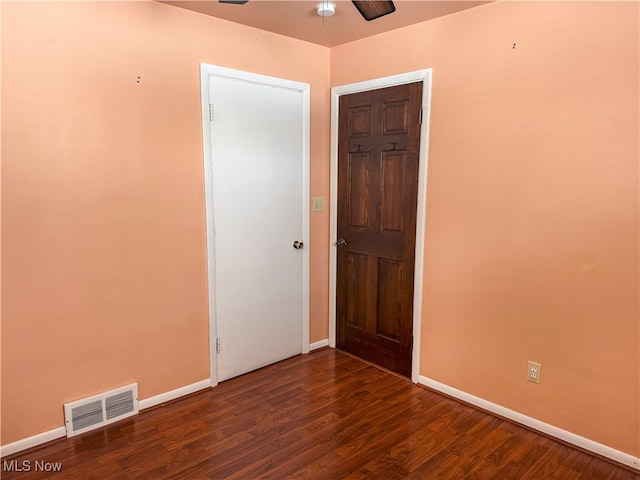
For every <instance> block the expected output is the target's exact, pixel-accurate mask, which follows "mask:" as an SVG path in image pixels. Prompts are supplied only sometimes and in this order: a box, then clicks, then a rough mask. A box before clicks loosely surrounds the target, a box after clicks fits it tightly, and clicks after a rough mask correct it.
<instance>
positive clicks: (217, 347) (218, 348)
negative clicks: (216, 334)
mask: <svg viewBox="0 0 640 480" xmlns="http://www.w3.org/2000/svg"><path fill="white" fill-rule="evenodd" d="M216 353H220V339H219V338H216Z"/></svg>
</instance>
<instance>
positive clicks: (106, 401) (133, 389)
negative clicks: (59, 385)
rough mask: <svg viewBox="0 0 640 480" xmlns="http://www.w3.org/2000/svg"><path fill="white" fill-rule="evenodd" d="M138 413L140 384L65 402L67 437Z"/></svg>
mask: <svg viewBox="0 0 640 480" xmlns="http://www.w3.org/2000/svg"><path fill="white" fill-rule="evenodd" d="M137 413H138V384H137V383H132V384H131V385H127V386H125V387H121V388H116V389H115V390H111V391H109V392H104V393H100V394H98V395H94V396H92V397H88V398H83V399H82V400H77V401H75V402H70V403H65V404H64V420H65V426H66V428H67V437H73V436H75V435H78V434H80V433H84V432H88V431H89V430H93V429H94V428H98V427H102V426H104V425H108V424H110V423H113V422H117V421H118V420H121V419H123V418H127V417H130V416H132V415H136V414H137Z"/></svg>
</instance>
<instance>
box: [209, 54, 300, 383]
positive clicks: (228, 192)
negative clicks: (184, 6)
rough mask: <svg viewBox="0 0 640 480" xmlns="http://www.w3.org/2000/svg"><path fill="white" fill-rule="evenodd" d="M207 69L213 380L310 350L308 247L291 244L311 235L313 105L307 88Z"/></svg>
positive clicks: (254, 76)
mask: <svg viewBox="0 0 640 480" xmlns="http://www.w3.org/2000/svg"><path fill="white" fill-rule="evenodd" d="M207 67H208V71H207V75H206V76H207V87H208V92H206V93H207V94H208V102H209V104H210V106H209V105H206V106H205V105H203V110H205V113H206V114H208V118H205V120H208V121H207V122H206V125H207V127H208V130H209V135H208V139H207V138H205V142H207V141H208V142H209V146H208V147H209V148H208V152H207V151H206V150H207V149H206V147H207V146H206V145H205V169H210V170H209V172H207V173H208V177H209V178H208V179H207V180H208V181H207V197H208V201H207V210H208V237H209V238H208V245H209V257H210V258H209V269H210V271H209V280H210V289H209V293H210V296H212V297H213V298H210V310H213V311H210V316H211V333H212V335H211V339H210V341H211V342H212V347H213V348H212V357H215V356H216V352H217V366H216V365H215V363H216V362H215V358H212V370H213V368H216V367H217V368H216V371H215V372H214V371H212V380H213V381H214V383H215V380H216V379H215V378H214V375H215V374H217V381H222V380H226V379H228V378H231V377H234V376H237V375H241V374H243V373H246V372H249V371H251V370H255V369H257V368H260V367H263V366H265V365H269V364H271V363H274V362H277V361H280V360H283V359H285V358H289V357H291V356H294V355H296V354H299V353H302V352H307V351H308V348H309V347H308V345H309V340H308V312H307V311H306V310H307V308H308V307H307V298H308V294H307V289H308V280H307V278H306V276H307V271H308V270H307V265H308V253H307V252H308V249H306V246H303V248H294V242H302V243H303V245H304V243H306V240H307V237H308V216H307V215H308V213H307V212H308V211H307V208H308V207H307V202H306V201H304V199H306V198H307V197H308V194H307V185H308V180H307V177H308V173H307V172H308V169H307V164H308V102H309V99H308V85H306V84H299V83H297V82H288V81H282V80H279V79H273V78H270V77H264V76H257V75H252V74H247V73H243V72H238V71H233V70H228V69H222V68H219V67H215V68H214V67H209V66H207ZM204 69H205V66H203V79H204ZM203 88H204V85H203ZM204 93H205V92H203V97H204ZM305 104H306V105H305ZM205 107H208V108H205ZM205 137H206V135H205ZM206 157H209V164H208V165H207V163H208V162H207V160H206ZM211 237H213V238H211ZM212 240H213V241H212ZM212 256H213V258H211V257H212ZM212 268H213V271H211V270H212ZM216 340H217V342H218V345H219V347H218V348H215V344H216Z"/></svg>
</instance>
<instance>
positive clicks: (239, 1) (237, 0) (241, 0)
mask: <svg viewBox="0 0 640 480" xmlns="http://www.w3.org/2000/svg"><path fill="white" fill-rule="evenodd" d="M248 1H249V0H218V2H219V3H228V4H231V5H244V4H245V3H247V2H248Z"/></svg>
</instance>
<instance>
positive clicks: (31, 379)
mask: <svg viewBox="0 0 640 480" xmlns="http://www.w3.org/2000/svg"><path fill="white" fill-rule="evenodd" d="M1 8H2V107H3V109H2V246H3V250H2V287H3V289H2V399H1V400H2V440H1V441H2V444H7V443H11V442H14V441H17V440H19V439H22V438H25V437H29V436H32V435H35V434H38V433H41V432H44V431H47V430H50V429H53V428H57V427H60V426H62V425H63V415H62V404H63V403H64V402H67V401H71V400H74V399H77V398H81V397H84V396H87V395H91V394H95V393H98V392H101V391H104V390H107V389H110V388H114V387H117V386H120V385H123V384H126V383H128V382H132V381H137V382H139V387H140V397H141V398H148V397H151V396H153V395H157V394H160V393H164V392H167V391H169V390H172V389H175V388H178V387H182V386H185V385H188V384H191V383H194V382H197V381H200V380H203V379H206V378H208V377H209V358H208V319H207V279H206V253H205V220H204V218H205V217H204V200H203V198H204V196H203V174H202V168H203V167H202V135H201V128H202V127H201V116H200V115H201V113H200V77H199V75H200V70H199V68H200V66H199V64H200V62H205V63H211V64H218V65H222V66H226V67H231V68H237V69H242V70H247V71H252V72H256V73H261V74H265V75H273V76H278V77H284V78H289V79H292V80H298V81H302V82H308V83H310V84H311V102H312V119H311V129H312V133H311V177H312V183H311V195H312V196H325V197H328V194H327V193H326V192H328V190H329V167H328V155H329V154H328V151H329V150H328V143H329V142H328V140H329V98H328V97H329V95H328V92H329V89H328V81H329V73H328V72H329V50H328V49H327V48H324V47H319V46H315V45H312V44H309V43H305V42H301V41H297V40H292V39H288V38H285V37H282V36H279V35H274V34H271V33H267V32H263V31H259V30H256V29H252V28H247V27H242V26H239V25H235V24H232V23H229V22H225V21H221V20H217V19H213V18H210V17H206V16H203V15H200V14H196V13H193V12H188V11H186V10H182V9H179V8H176V7H172V6H168V5H163V4H159V3H155V2H144V1H143V2H42V3H39V2H15V3H14V2H4V1H3V2H2V5H1ZM138 75H140V76H141V82H140V83H137V82H136V78H137V76H138ZM309 243H310V246H311V325H310V332H311V333H310V340H311V341H312V342H313V341H317V340H321V339H324V338H327V320H326V319H327V316H328V313H327V312H328V300H327V299H328V280H327V279H328V266H327V251H328V213H325V212H323V213H313V214H312V215H311V239H310V242H309Z"/></svg>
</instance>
